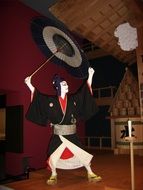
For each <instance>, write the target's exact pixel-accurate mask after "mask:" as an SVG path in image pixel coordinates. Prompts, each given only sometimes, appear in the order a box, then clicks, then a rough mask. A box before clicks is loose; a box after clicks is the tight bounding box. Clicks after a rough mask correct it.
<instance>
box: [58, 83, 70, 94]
mask: <svg viewBox="0 0 143 190" xmlns="http://www.w3.org/2000/svg"><path fill="white" fill-rule="evenodd" d="M60 85H61V93H65V94H66V93H68V91H69V86H68V84H67V82H66V81H62V82H60Z"/></svg>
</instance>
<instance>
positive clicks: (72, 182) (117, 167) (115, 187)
mask: <svg viewBox="0 0 143 190" xmlns="http://www.w3.org/2000/svg"><path fill="white" fill-rule="evenodd" d="M88 152H90V153H92V154H94V158H93V160H92V168H93V169H94V171H95V173H97V174H98V175H100V176H101V177H102V181H101V182H98V183H89V182H88V181H87V178H86V171H85V169H84V168H80V169H75V170H57V171H58V183H57V184H56V185H55V186H49V185H47V184H46V180H47V178H48V177H49V176H50V173H49V171H47V170H46V169H41V170H37V171H34V172H31V173H30V178H29V179H27V180H22V181H17V182H12V183H8V184H4V185H5V186H7V187H11V188H13V189H14V190H47V189H48V190H53V189H54V190H61V189H62V190H76V189H77V190H80V189H83V190H85V189H86V190H94V189H95V190H131V177H130V175H131V173H130V169H131V168H130V155H114V154H113V152H111V151H99V150H98V151H97V150H94V151H93V150H92V151H88ZM134 169H135V190H143V156H139V155H135V156H134Z"/></svg>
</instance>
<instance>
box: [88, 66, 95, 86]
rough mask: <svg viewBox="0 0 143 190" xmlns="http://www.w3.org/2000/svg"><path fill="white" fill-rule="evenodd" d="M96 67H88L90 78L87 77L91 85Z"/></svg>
mask: <svg viewBox="0 0 143 190" xmlns="http://www.w3.org/2000/svg"><path fill="white" fill-rule="evenodd" d="M94 72H95V71H94V69H93V68H92V67H89V68H88V79H87V82H88V84H89V85H90V86H91V84H92V79H93V75H94Z"/></svg>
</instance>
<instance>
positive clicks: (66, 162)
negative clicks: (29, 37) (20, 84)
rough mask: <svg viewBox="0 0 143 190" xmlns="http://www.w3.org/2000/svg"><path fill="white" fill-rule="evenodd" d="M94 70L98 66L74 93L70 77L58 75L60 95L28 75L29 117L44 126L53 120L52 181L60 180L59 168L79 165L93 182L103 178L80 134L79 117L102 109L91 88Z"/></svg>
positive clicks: (87, 117)
mask: <svg viewBox="0 0 143 190" xmlns="http://www.w3.org/2000/svg"><path fill="white" fill-rule="evenodd" d="M93 74H94V70H93V69H92V68H91V67H89V69H88V79H87V81H86V82H85V83H84V84H83V85H82V86H81V87H80V89H79V90H78V91H77V92H76V93H74V94H68V91H69V90H68V84H67V82H66V80H65V79H63V78H61V77H60V76H58V75H55V76H54V78H53V86H54V87H55V89H56V91H57V95H56V96H54V95H53V96H51V95H45V94H42V93H41V92H39V91H38V89H37V88H35V87H34V86H33V85H32V83H31V77H27V78H26V79H25V83H26V85H27V86H28V87H29V89H30V91H31V95H32V96H31V97H32V100H31V104H30V106H29V109H28V111H27V113H26V118H27V119H28V120H30V121H32V122H34V123H36V124H38V125H42V126H47V123H48V122H50V124H51V127H52V129H53V135H52V138H51V141H50V143H49V148H48V159H47V164H48V167H49V168H50V169H51V176H50V178H49V179H48V180H47V184H48V185H54V184H56V183H57V172H56V168H59V169H76V168H80V167H83V166H84V167H85V168H86V170H87V179H88V181H89V182H97V181H101V177H100V176H98V175H96V174H95V173H94V172H93V171H92V169H91V160H92V158H93V155H91V154H89V153H88V152H86V151H85V150H84V149H83V147H82V145H81V143H80V141H79V139H78V136H77V134H76V121H77V119H78V118H80V117H83V118H84V120H88V119H90V118H91V117H92V116H93V115H95V114H96V112H97V110H98V108H97V106H96V103H95V99H94V97H93V96H92V89H91V84H92V78H93Z"/></svg>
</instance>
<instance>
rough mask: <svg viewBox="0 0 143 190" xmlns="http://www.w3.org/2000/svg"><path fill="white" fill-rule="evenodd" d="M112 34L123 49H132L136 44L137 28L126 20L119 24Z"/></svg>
mask: <svg viewBox="0 0 143 190" xmlns="http://www.w3.org/2000/svg"><path fill="white" fill-rule="evenodd" d="M114 36H115V37H117V38H118V45H119V46H120V47H121V49H122V50H124V51H132V50H134V49H136V47H137V46H138V41H137V29H136V28H134V27H132V26H131V25H130V24H129V23H128V22H127V23H123V24H121V25H119V26H118V27H117V28H116V30H115V32H114Z"/></svg>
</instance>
